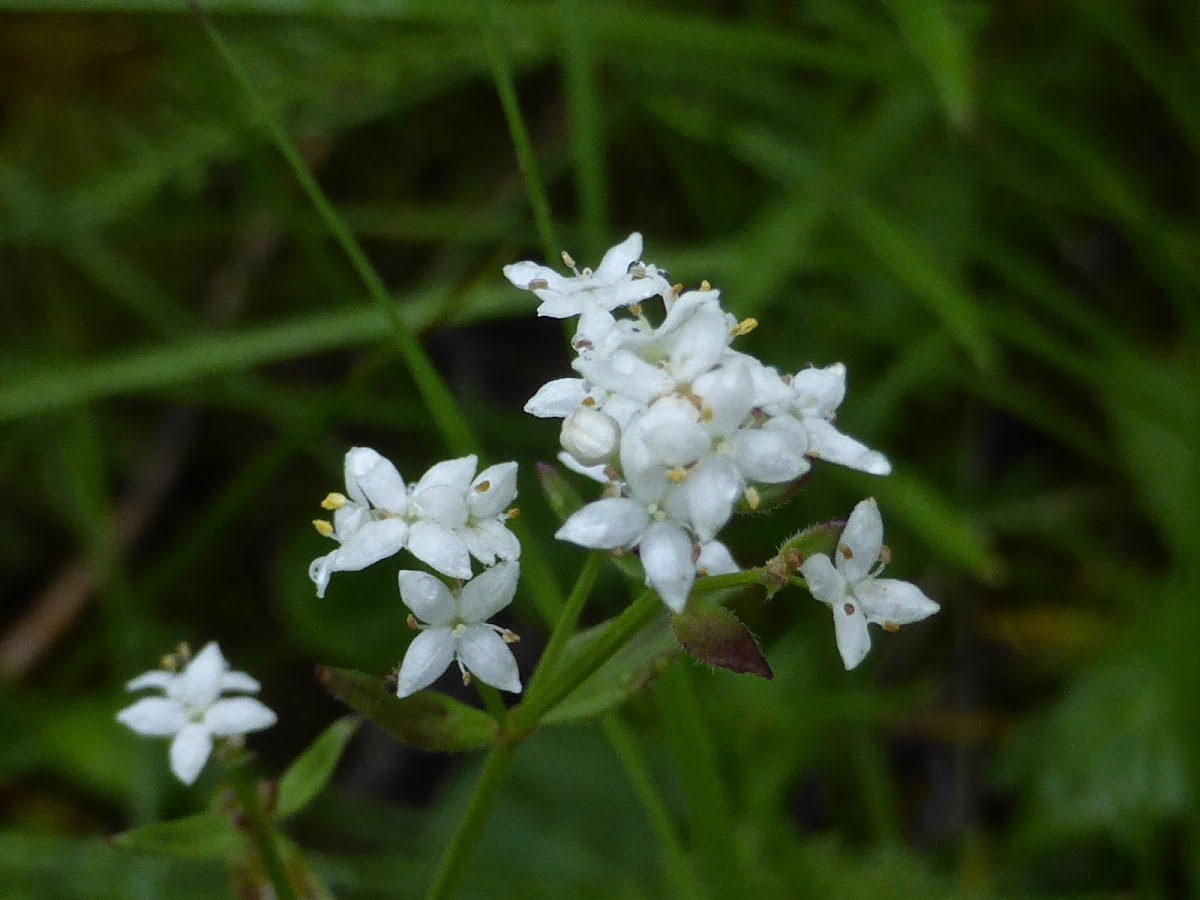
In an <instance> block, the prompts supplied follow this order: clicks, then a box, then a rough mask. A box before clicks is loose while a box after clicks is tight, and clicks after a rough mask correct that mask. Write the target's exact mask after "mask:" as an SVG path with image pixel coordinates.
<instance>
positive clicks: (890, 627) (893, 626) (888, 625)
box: [883, 620, 900, 634]
mask: <svg viewBox="0 0 1200 900" xmlns="http://www.w3.org/2000/svg"><path fill="white" fill-rule="evenodd" d="M883 630H884V631H886V632H888V633H889V634H895V633H896V632H897V631H899V630H900V625H899V623H897V622H892V621H891V620H889V621H887V622H884V623H883Z"/></svg>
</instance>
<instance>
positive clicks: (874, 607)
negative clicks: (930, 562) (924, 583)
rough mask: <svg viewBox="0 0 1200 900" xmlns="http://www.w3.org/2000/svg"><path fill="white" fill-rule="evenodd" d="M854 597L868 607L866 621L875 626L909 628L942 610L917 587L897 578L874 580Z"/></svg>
mask: <svg viewBox="0 0 1200 900" xmlns="http://www.w3.org/2000/svg"><path fill="white" fill-rule="evenodd" d="M855 594H856V595H857V596H858V599H859V600H860V601H861V602H862V604H863V606H864V607H866V614H867V620H868V621H870V622H874V623H875V624H876V625H887V624H895V625H910V624H912V623H913V622H920V621H921V620H922V619H927V618H929V617H930V616H932V615H933V614H934V613H935V612H937V611H938V610H939V609H941V607H940V606H938V605H937V604H936V603H935V602H934V601H932V600H930V599H929V598H928V597H926V596H925V592H924V591H922V590H921V589H920V588H919V587H917V586H916V585H915V584H909V583H908V582H907V581H899V580H897V579H895V578H872V579H870V580H868V581H866V582H865V583H863V584H862V585H861V586H860V587H858V588H857V589H856V590H855Z"/></svg>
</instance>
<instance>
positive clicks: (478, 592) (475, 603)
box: [458, 562, 521, 624]
mask: <svg viewBox="0 0 1200 900" xmlns="http://www.w3.org/2000/svg"><path fill="white" fill-rule="evenodd" d="M520 575H521V566H520V564H519V563H515V562H503V563H500V564H499V565H496V566H493V567H492V568H490V569H488V570H487V571H486V572H483V573H481V574H480V575H477V576H476V577H475V578H472V579H471V580H470V581H468V582H467V583H466V584H464V585H463V589H462V593H461V594H460V595H459V600H458V609H459V614H460V616H461V618H462V620H463V621H464V622H466V623H468V624H472V623H475V622H486V621H487V620H488V619H490V618H491V617H492V616H494V615H495V614H496V613H498V612H499V611H500V610H502V609H504V607H506V606H508V604H510V603H512V599H513V596H514V595H515V594H516V593H517V579H518V578H519V577H520Z"/></svg>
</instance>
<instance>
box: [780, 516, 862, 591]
mask: <svg viewBox="0 0 1200 900" xmlns="http://www.w3.org/2000/svg"><path fill="white" fill-rule="evenodd" d="M845 527H846V523H845V521H843V520H839V519H835V520H832V521H829V522H819V523H817V524H816V525H809V526H808V527H807V528H803V529H801V530H800V531H797V532H796V533H795V534H793V535H792V536H791V537H790V538H788V539H787V540H785V541H784V542H783V543H782V544H780V545H779V552H778V553H777V554H776V555H775V556H773V557H772V558H771V559H769V560H767V562H766V564H765V565H764V566H763V568H764V569H765V570H766V573H767V578H766V582H765V583H766V586H767V599H768V600H770V599H771V598H772V597H774V596H775V594H776V593H778V592H779V590H780V589H781V588H783V587H785V586H786V585H787V583H788V580H789V579H790V578H791V577H792V576H793V575H795V574H796V572H798V571H799V569H800V566H801V565H803V564H804V561H805V560H806V559H808V558H809V557H810V556H813V555H815V554H817V553H824V554H825V555H826V556H828V557H830V558H831V559H832V558H833V555H834V554H835V553H836V552H837V544H838V541H839V540H840V539H841V537H842V531H843V530H844V529H845Z"/></svg>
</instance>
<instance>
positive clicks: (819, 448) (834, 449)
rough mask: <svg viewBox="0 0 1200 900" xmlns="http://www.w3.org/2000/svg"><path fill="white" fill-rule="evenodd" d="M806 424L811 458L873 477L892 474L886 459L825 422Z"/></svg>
mask: <svg viewBox="0 0 1200 900" xmlns="http://www.w3.org/2000/svg"><path fill="white" fill-rule="evenodd" d="M805 424H806V425H807V426H808V443H809V446H808V455H809V456H811V457H813V458H814V459H823V460H825V461H826V462H831V463H837V464H838V465H839V466H847V467H849V468H851V469H858V471H860V472H867V473H868V474H871V475H887V474H889V473H890V472H891V471H892V464H891V463H890V462H888V460H887V457H886V456H884V455H883V454H882V453H878V452H877V451H875V450H872V449H871V448H870V447H868V446H866V445H865V444H860V443H859V442H858V441H856V440H855V439H854V438H852V437H849V436H848V435H845V434H842V433H841V432H840V431H838V430H837V429H836V428H834V427H833V425H832V424H831V423H829V422H827V421H825V420H824V419H809V420H807V421H806V422H805Z"/></svg>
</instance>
